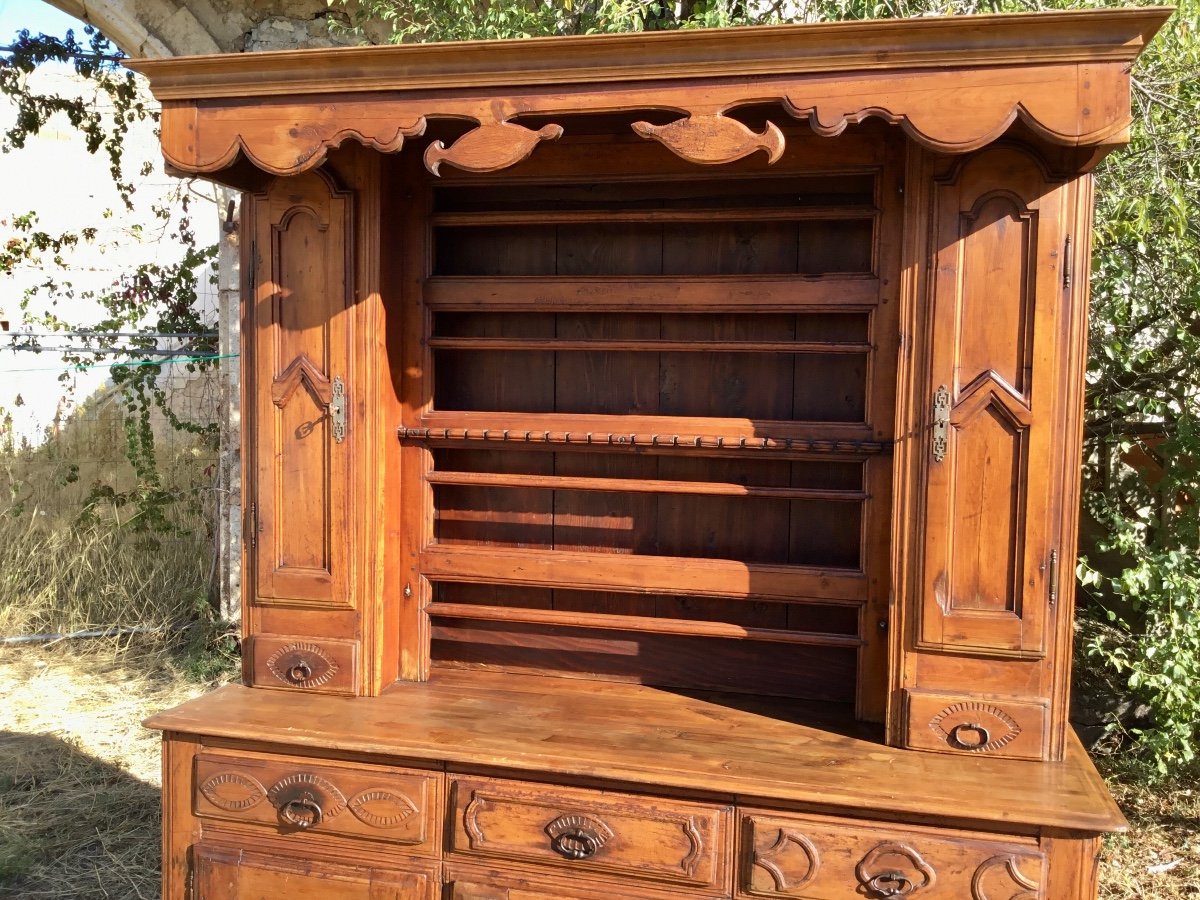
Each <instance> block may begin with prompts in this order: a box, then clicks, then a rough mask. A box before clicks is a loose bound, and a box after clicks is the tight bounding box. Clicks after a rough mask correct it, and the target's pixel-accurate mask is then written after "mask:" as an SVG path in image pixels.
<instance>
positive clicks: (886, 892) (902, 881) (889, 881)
mask: <svg viewBox="0 0 1200 900" xmlns="http://www.w3.org/2000/svg"><path fill="white" fill-rule="evenodd" d="M915 888H916V885H915V884H914V883H913V881H912V879H911V878H909V877H908V876H906V875H905V874H904V873H903V872H880V873H879V874H878V875H876V876H875V877H874V878H872V879H871V880H870V881H868V882H867V889H868V890H870V891H871V892H872V893H874V894H875V896H877V897H904V896H907V895H908V894H911V893H912V892H913V890H914V889H915Z"/></svg>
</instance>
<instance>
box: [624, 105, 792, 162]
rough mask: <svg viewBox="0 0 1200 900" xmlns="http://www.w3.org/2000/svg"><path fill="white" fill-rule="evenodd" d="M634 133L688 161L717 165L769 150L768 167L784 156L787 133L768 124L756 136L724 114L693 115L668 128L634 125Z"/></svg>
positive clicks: (643, 124)
mask: <svg viewBox="0 0 1200 900" xmlns="http://www.w3.org/2000/svg"><path fill="white" fill-rule="evenodd" d="M633 130H634V131H636V132H637V133H638V134H640V135H641V136H642V137H644V138H647V139H649V140H655V141H658V142H659V143H660V144H662V145H663V146H664V147H666V148H667V149H669V150H670V151H671V152H673V153H674V154H675V155H677V156H681V157H683V158H684V159H686V160H687V161H688V162H694V163H700V164H701V165H707V166H716V165H721V164H722V163H730V162H733V161H734V160H738V159H741V158H742V157H744V156H749V155H750V154H751V153H754V152H755V151H756V150H765V151H766V153H767V163H768V165H769V164H770V163H773V162H777V161H778V160H779V157H781V156H783V148H784V138H783V132H781V131H780V130H779V128H778V127H777V126H776V125H775V123H774V122H768V123H767V127H766V128H765V129H764V130H763V133H762V134H755V133H754V132H753V131H751V130H750V129H749V128H747V127H746V126H745V125H743V124H742V123H741V122H739V121H738V120H737V119H730V118H728V117H726V116H721V115H691V116H688V117H687V118H686V119H678V120H676V121H674V122H670V123H668V124H666V125H652V124H651V123H649V122H634V123H633Z"/></svg>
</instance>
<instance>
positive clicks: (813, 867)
mask: <svg viewBox="0 0 1200 900" xmlns="http://www.w3.org/2000/svg"><path fill="white" fill-rule="evenodd" d="M754 864H755V865H756V866H759V867H761V868H763V869H765V870H766V872H767V874H769V875H770V876H771V879H772V880H773V881H774V882H775V890H776V891H778V892H779V893H781V894H782V893H785V892H787V891H793V890H795V889H797V888H802V887H804V886H805V885H806V884H808V883H809V882H810V881H812V880H813V879H814V878H816V877H817V872H818V871H819V870H820V868H821V856H820V854H819V853H818V852H817V848H816V846H815V845H814V844H813V842H812V841H810V840H809V839H808V838H807V837H805V836H804V835H802V834H801V833H800V832H798V831H793V830H792V829H790V828H780V829H779V839H778V840H777V841H775V843H774V844H772V845H771V846H770V847H768V848H767V849H766V850H755V851H754Z"/></svg>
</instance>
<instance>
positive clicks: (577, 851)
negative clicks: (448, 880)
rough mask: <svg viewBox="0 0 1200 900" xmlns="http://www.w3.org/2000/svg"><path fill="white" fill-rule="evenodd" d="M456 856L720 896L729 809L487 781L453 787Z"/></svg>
mask: <svg viewBox="0 0 1200 900" xmlns="http://www.w3.org/2000/svg"><path fill="white" fill-rule="evenodd" d="M452 790H453V800H452V803H453V807H452V808H453V811H454V824H453V830H452V833H451V836H450V843H451V850H452V851H453V852H455V853H462V854H469V855H471V856H478V857H492V858H500V859H509V860H517V861H521V862H530V863H538V864H543V865H547V866H556V867H562V868H565V869H572V870H574V871H576V872H578V873H580V874H581V875H587V874H588V873H595V874H600V875H626V876H633V877H636V878H645V879H651V880H655V881H664V882H669V883H672V884H687V885H693V886H696V887H702V888H710V889H712V890H715V891H721V890H722V888H723V887H724V885H725V883H726V876H725V871H726V866H725V855H726V854H725V852H724V848H725V847H726V846H727V844H726V839H727V835H728V833H729V822H730V809H729V808H728V807H725V808H722V807H715V806H705V805H702V804H699V803H689V802H685V801H681V800H665V799H659V798H653V797H643V796H637V795H630V794H620V793H614V792H610V791H592V790H583V789H579V788H564V787H555V786H548V785H540V784H529V783H524V782H516V781H506V780H499V779H491V778H457V779H455V780H454V782H453V787H452Z"/></svg>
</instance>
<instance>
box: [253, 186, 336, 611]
mask: <svg viewBox="0 0 1200 900" xmlns="http://www.w3.org/2000/svg"><path fill="white" fill-rule="evenodd" d="M349 207H350V200H349V197H348V196H347V195H346V194H343V193H342V192H339V191H338V190H336V188H335V186H334V184H333V182H332V181H331V179H330V178H329V177H328V176H326V175H325V174H323V173H320V172H314V173H309V174H307V175H303V176H300V177H297V178H287V179H277V180H276V181H275V182H273V183H272V185H271V187H270V188H269V190H267V192H266V193H264V194H259V195H256V196H255V198H254V215H253V218H254V223H255V224H254V247H253V254H252V255H253V259H252V268H253V279H254V282H253V301H252V303H253V307H252V310H251V313H250V318H251V321H249V322H248V323H247V325H248V328H247V335H246V338H245V341H246V343H247V345H248V346H247V347H246V349H247V350H248V351H249V352H250V356H251V360H250V367H249V374H250V382H249V386H248V390H249V391H250V392H251V393H250V394H249V396H250V398H251V407H252V409H253V416H254V419H253V421H252V422H251V423H250V424H251V426H252V427H251V428H250V429H249V433H250V434H251V435H252V439H251V442H250V444H251V449H250V453H251V454H252V460H251V463H250V467H251V471H252V473H253V478H254V486H253V496H252V498H251V502H252V503H253V504H254V507H253V508H252V510H251V512H252V517H253V519H254V521H253V522H252V523H251V539H250V551H251V553H252V555H253V559H254V571H255V580H254V589H255V590H254V600H255V601H256V602H258V603H263V604H267V605H270V604H271V603H273V602H283V603H286V604H288V605H290V606H296V605H300V606H317V607H344V606H347V605H350V602H351V601H350V596H349V590H348V578H347V574H348V573H347V571H346V570H347V557H348V550H349V547H348V544H349V540H350V535H349V533H350V529H349V527H348V525H349V510H348V505H349V500H350V497H349V494H350V489H351V484H350V473H351V466H350V444H351V439H352V435H351V434H350V433H349V430H348V428H347V426H346V418H347V416H348V404H347V399H346V390H347V385H348V383H349V379H350V362H351V360H350V356H351V340H352V334H351V325H350V319H351V315H350V312H351V310H350V307H351V291H350V285H349V271H350V268H349V266H348V263H347V259H348V253H347V250H348V239H347V238H348V235H347V230H348V228H349V226H350V222H351V218H350V209H349Z"/></svg>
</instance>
